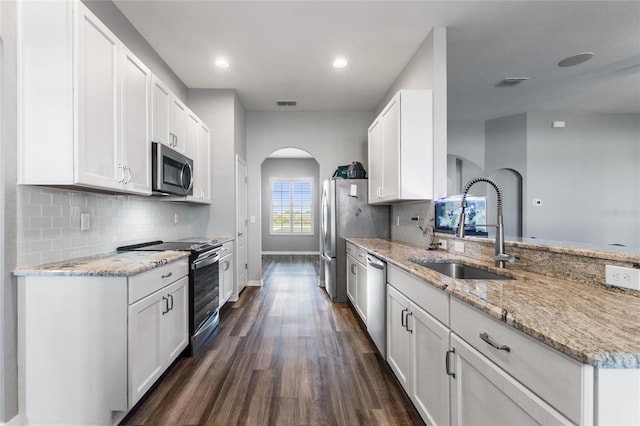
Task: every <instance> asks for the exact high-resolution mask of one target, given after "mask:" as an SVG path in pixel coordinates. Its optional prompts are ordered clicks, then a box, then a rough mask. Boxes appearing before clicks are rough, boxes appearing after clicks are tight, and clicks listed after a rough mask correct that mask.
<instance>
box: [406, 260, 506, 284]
mask: <svg viewBox="0 0 640 426" xmlns="http://www.w3.org/2000/svg"><path fill="white" fill-rule="evenodd" d="M409 260H410V261H411V262H413V263H415V264H417V265H420V266H424V267H425V268H429V269H431V270H433V271H436V272H440V273H441V274H444V275H447V276H449V277H451V278H456V279H459V280H512V279H513V278H511V277H508V276H506V275H500V274H495V273H493V272H489V271H485V270H484V269H480V268H476V267H473V266H469V265H464V264H462V263H460V262H455V261H450V262H447V261H445V262H442V261H440V262H436V261H433V260H431V259H409Z"/></svg>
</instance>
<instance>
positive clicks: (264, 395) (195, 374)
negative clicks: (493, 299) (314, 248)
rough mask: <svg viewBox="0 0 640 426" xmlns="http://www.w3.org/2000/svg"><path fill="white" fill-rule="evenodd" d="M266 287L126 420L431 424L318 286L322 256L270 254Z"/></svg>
mask: <svg viewBox="0 0 640 426" xmlns="http://www.w3.org/2000/svg"><path fill="white" fill-rule="evenodd" d="M263 265H264V267H263V282H264V287H262V288H257V287H248V288H246V289H245V290H244V291H243V292H242V294H241V296H240V298H239V300H238V301H237V302H235V303H233V304H229V303H228V304H227V305H226V306H225V307H224V308H223V309H222V311H221V318H220V327H219V331H218V334H217V335H216V336H215V337H214V338H213V339H209V341H208V342H206V344H205V345H204V346H203V348H202V349H201V350H200V351H199V352H198V353H197V354H196V355H195V356H194V357H193V358H186V357H183V358H180V359H178V361H177V362H176V363H175V364H174V365H173V367H172V368H171V369H170V370H169V371H168V372H167V374H166V375H165V376H164V377H163V378H162V379H161V380H160V382H159V383H158V384H157V385H156V386H155V387H154V388H153V389H152V390H151V391H150V392H149V393H148V395H147V396H146V397H145V398H144V399H143V400H142V401H141V402H140V403H139V404H138V405H137V406H136V407H135V408H134V410H132V412H131V413H130V414H129V415H128V416H127V418H125V419H124V421H123V422H122V423H121V424H123V425H154V426H155V425H236V424H237V425H413V424H423V422H422V420H421V419H420V417H419V416H418V414H417V412H416V410H415V408H414V407H413V405H412V404H411V403H410V402H409V400H408V398H407V396H406V395H405V394H404V392H403V391H402V390H401V389H400V387H399V385H398V383H397V381H396V380H395V377H393V373H391V371H390V370H389V369H388V367H387V366H386V364H384V362H383V361H382V360H381V359H380V358H379V357H377V356H376V353H375V347H374V345H373V343H372V342H371V340H370V339H369V338H368V336H367V335H366V334H365V332H364V331H363V328H362V326H361V324H360V323H359V322H358V321H359V320H358V319H357V318H356V316H355V315H356V314H355V313H354V312H353V310H352V309H351V307H350V306H349V305H348V304H346V303H331V302H330V301H329V299H328V297H327V294H326V292H325V291H324V289H322V288H320V287H318V286H317V282H318V256H268V257H267V256H265V257H264V258H263Z"/></svg>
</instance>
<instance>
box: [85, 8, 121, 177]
mask: <svg viewBox="0 0 640 426" xmlns="http://www.w3.org/2000/svg"><path fill="white" fill-rule="evenodd" d="M78 11H79V14H78V29H77V47H78V51H77V53H76V59H77V67H78V74H77V88H78V90H77V96H78V109H77V112H78V139H77V141H76V144H77V145H76V158H75V170H76V176H75V180H76V182H77V183H80V184H83V185H88V186H96V187H101V188H113V189H118V188H119V186H120V183H119V182H118V180H119V177H118V158H119V157H120V156H121V154H120V152H119V143H120V140H119V139H120V136H119V134H118V128H119V125H120V123H119V120H120V118H119V114H120V105H119V103H120V87H119V86H120V78H119V72H120V62H121V61H120V58H121V56H120V55H121V49H122V44H121V43H120V41H119V40H118V39H117V38H116V36H115V35H113V33H112V32H111V31H109V29H108V28H107V27H106V26H105V25H103V24H102V23H101V22H100V21H99V20H98V19H97V18H96V17H95V16H94V15H93V14H92V13H91V12H90V11H89V10H88V9H87V8H86V7H84V6H83V5H79V7H78Z"/></svg>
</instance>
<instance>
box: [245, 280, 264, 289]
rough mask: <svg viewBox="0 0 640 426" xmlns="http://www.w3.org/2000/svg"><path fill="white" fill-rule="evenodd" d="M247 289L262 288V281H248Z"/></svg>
mask: <svg viewBox="0 0 640 426" xmlns="http://www.w3.org/2000/svg"><path fill="white" fill-rule="evenodd" d="M247 287H262V280H249V281H247Z"/></svg>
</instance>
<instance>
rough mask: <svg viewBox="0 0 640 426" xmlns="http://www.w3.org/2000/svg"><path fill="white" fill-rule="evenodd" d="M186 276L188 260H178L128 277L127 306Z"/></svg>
mask: <svg viewBox="0 0 640 426" xmlns="http://www.w3.org/2000/svg"><path fill="white" fill-rule="evenodd" d="M188 274H189V269H188V260H187V259H180V260H178V261H176V262H172V263H169V264H167V265H164V266H160V267H159V268H155V269H152V270H150V271H146V272H143V273H141V274H138V275H134V276H133V277H129V304H130V305H131V304H132V303H135V302H137V301H138V300H140V299H142V298H143V297H145V296H148V295H149V294H151V293H154V292H156V291H158V290H160V289H161V288H162V287H165V286H167V285H169V284H171V283H172V282H174V281H176V280H178V279H179V278H181V277H184V276H185V275H188Z"/></svg>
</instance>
